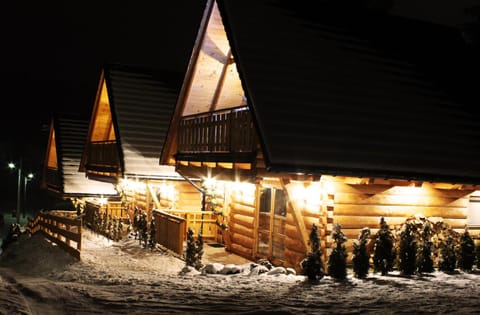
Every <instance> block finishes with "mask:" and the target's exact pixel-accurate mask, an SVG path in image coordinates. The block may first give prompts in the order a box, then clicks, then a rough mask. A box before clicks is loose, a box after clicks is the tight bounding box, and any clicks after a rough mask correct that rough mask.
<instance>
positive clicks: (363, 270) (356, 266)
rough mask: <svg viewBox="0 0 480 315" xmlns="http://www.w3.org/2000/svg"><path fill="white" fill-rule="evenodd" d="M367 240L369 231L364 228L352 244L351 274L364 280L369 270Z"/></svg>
mask: <svg viewBox="0 0 480 315" xmlns="http://www.w3.org/2000/svg"><path fill="white" fill-rule="evenodd" d="M369 238H370V229H369V228H368V227H365V228H363V229H362V231H361V232H360V234H359V236H358V240H357V241H355V242H354V243H353V257H352V264H353V274H354V275H355V277H357V278H360V279H363V278H366V277H367V275H368V269H370V253H369V252H368V250H367V242H368V240H369Z"/></svg>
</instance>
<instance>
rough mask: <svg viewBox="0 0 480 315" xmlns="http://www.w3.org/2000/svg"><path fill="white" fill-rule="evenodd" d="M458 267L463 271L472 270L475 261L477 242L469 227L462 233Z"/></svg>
mask: <svg viewBox="0 0 480 315" xmlns="http://www.w3.org/2000/svg"><path fill="white" fill-rule="evenodd" d="M458 254H459V255H458V268H460V269H461V270H463V271H467V272H470V271H472V268H473V264H474V262H475V243H474V242H473V239H472V237H471V236H470V234H469V233H468V228H465V232H463V233H462V235H460V251H459V253H458Z"/></svg>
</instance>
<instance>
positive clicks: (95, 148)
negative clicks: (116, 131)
mask: <svg viewBox="0 0 480 315" xmlns="http://www.w3.org/2000/svg"><path fill="white" fill-rule="evenodd" d="M119 165H120V162H119V157H118V150H117V142H116V141H114V140H113V141H112V140H108V141H95V142H90V144H89V150H88V160H87V168H90V167H92V166H96V167H108V168H112V167H113V168H117V167H119Z"/></svg>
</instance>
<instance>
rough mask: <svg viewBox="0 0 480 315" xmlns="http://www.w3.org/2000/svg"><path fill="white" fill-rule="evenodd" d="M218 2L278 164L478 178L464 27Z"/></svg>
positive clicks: (479, 127) (312, 6) (257, 1)
mask: <svg viewBox="0 0 480 315" xmlns="http://www.w3.org/2000/svg"><path fill="white" fill-rule="evenodd" d="M217 2H218V4H219V8H220V12H221V15H222V19H223V22H224V25H225V28H226V31H227V35H228V37H229V41H230V44H231V46H232V52H233V55H234V57H235V60H236V63H237V67H238V70H239V73H240V77H241V79H242V84H243V87H244V90H245V93H246V96H247V98H248V102H249V106H250V108H251V110H252V112H253V114H254V118H255V121H256V124H257V127H258V132H259V136H260V139H261V141H262V145H263V151H264V155H265V159H266V163H267V166H268V167H269V168H270V170H271V171H288V172H307V173H321V174H334V175H351V176H365V177H379V176H381V177H385V178H406V179H421V180H430V181H448V182H459V183H479V182H480V120H479V115H478V111H477V110H475V109H472V106H476V107H477V109H478V106H480V103H479V102H478V100H479V98H478V94H477V93H478V90H479V89H478V87H479V86H480V85H479V84H478V83H479V82H478V74H479V72H478V70H477V72H476V76H475V78H477V81H472V79H471V78H470V77H469V75H468V71H469V69H471V68H472V67H471V66H473V63H471V62H470V61H469V60H468V59H467V56H468V54H466V45H465V43H464V41H463V40H462V38H461V36H460V34H459V33H458V31H457V30H455V29H450V28H446V27H444V26H440V25H433V24H427V23H425V22H420V21H414V20H408V19H404V18H400V17H395V16H388V15H386V14H382V13H378V12H370V11H367V10H362V9H361V8H358V7H357V8H356V9H355V10H348V9H346V8H340V9H339V8H335V7H333V6H328V5H323V6H324V7H321V6H320V7H318V8H317V7H316V5H317V4H319V3H316V2H315V1H281V0H279V1H272V0H270V1H268V0H265V1H262V0H244V1H235V0H219V1H217ZM477 65H478V63H477ZM472 71H473V70H472Z"/></svg>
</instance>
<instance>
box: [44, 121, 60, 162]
mask: <svg viewBox="0 0 480 315" xmlns="http://www.w3.org/2000/svg"><path fill="white" fill-rule="evenodd" d="M53 125H54V124H53V120H52V122H51V123H50V135H49V138H48V147H47V158H46V161H47V166H48V167H49V168H52V169H58V157H57V141H56V140H55V128H54V127H53Z"/></svg>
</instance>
